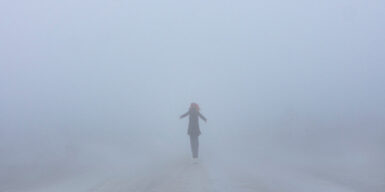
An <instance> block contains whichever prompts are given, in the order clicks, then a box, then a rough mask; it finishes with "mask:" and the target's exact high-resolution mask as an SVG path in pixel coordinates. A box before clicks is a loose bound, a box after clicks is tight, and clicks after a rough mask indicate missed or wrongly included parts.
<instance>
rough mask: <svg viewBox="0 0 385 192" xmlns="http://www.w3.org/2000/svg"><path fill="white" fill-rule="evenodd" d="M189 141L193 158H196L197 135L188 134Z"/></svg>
mask: <svg viewBox="0 0 385 192" xmlns="http://www.w3.org/2000/svg"><path fill="white" fill-rule="evenodd" d="M190 143H191V152H192V155H193V158H198V147H199V141H198V136H190Z"/></svg>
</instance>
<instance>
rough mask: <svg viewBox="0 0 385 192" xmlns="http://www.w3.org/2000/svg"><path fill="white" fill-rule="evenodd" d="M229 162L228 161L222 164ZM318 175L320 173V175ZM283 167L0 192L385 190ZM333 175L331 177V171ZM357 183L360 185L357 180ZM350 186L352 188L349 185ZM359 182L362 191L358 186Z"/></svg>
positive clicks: (194, 169) (143, 171) (140, 170)
mask: <svg viewBox="0 0 385 192" xmlns="http://www.w3.org/2000/svg"><path fill="white" fill-rule="evenodd" d="M224 160H226V161H224ZM251 165H252V166H251ZM319 173H320V172H319ZM319 173H317V174H316V173H315V172H307V170H303V169H302V170H301V169H298V168H294V167H290V166H287V165H284V164H274V163H272V162H266V163H264V162H263V161H260V162H254V163H250V162H241V161H235V160H234V159H231V160H230V159H223V160H221V161H215V160H213V159H210V158H207V159H201V160H199V162H198V163H194V162H193V161H192V159H190V158H188V157H180V158H176V159H173V160H168V161H161V162H157V163H153V164H151V165H148V164H147V165H146V166H143V165H142V166H139V167H136V168H133V167H129V166H127V167H121V168H118V169H113V170H108V169H106V170H105V171H96V172H93V173H91V172H88V173H86V174H81V175H75V176H74V177H68V178H67V179H63V180H60V181H55V182H46V183H44V182H43V183H41V184H39V185H36V186H34V187H28V188H18V189H16V188H14V189H12V188H8V189H1V190H0V191H1V192H21V191H23V192H24V191H26V192H68V191H70V192H164V191H167V192H181V191H183V192H251V191H258V192H302V191H303V192H308V191H312V192H353V191H373V192H377V191H378V192H379V191H381V190H382V189H383V187H384V186H385V185H384V183H383V182H382V180H381V178H377V181H376V180H374V179H371V181H370V182H372V183H370V182H365V181H364V180H361V181H359V182H354V183H353V182H352V181H354V180H349V179H350V178H348V177H345V178H344V177H339V178H340V179H344V182H340V180H339V179H336V178H337V175H334V176H332V177H323V176H319V175H320V174H319ZM328 174H329V175H331V174H332V172H330V171H329V173H328ZM357 181H358V180H357ZM349 182H350V183H349ZM360 182H361V183H362V185H360Z"/></svg>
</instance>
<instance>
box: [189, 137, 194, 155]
mask: <svg viewBox="0 0 385 192" xmlns="http://www.w3.org/2000/svg"><path fill="white" fill-rule="evenodd" d="M190 146H191V153H192V156H193V158H195V157H194V155H195V153H194V148H195V139H194V136H192V135H190Z"/></svg>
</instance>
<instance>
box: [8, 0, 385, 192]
mask: <svg viewBox="0 0 385 192" xmlns="http://www.w3.org/2000/svg"><path fill="white" fill-rule="evenodd" d="M384 10H385V3H384V2H383V1H375V0H369V1H364V0H354V1H348V0H337V1H335V0H326V1H319V2H315V1H302V0H298V1H283V0H273V1H246V0H245V1H243V0H242V1H218V0H212V1H193V2H186V1H183V2H182V1H175V0H166V1H136V0H135V1H122V0H114V1H102V0H94V1H85V0H83V1H75V0H67V1H48V0H32V1H31V0H30V1H26V0H25V1H11V0H3V1H1V2H0V191H28V189H31V188H33V187H35V186H36V185H37V184H36V183H40V184H39V185H45V184H44V183H50V181H51V180H52V181H53V180H55V182H56V181H59V180H61V179H63V178H71V177H74V176H75V175H79V174H80V173H82V174H83V173H90V172H98V171H99V172H103V171H106V172H108V174H112V175H113V174H116V173H117V172H120V173H121V172H130V171H133V172H135V174H136V173H138V172H141V170H144V169H145V167H151V166H152V165H154V164H162V163H170V162H173V161H174V160H176V159H181V158H185V159H189V158H190V148H189V147H190V146H189V140H188V139H189V138H188V136H187V124H188V119H179V116H180V115H181V114H183V113H185V112H186V111H187V110H188V108H189V106H190V103H191V102H197V103H198V104H199V105H200V108H201V113H202V114H203V115H205V117H207V119H208V121H207V123H204V122H203V121H201V122H200V126H201V130H202V135H201V136H200V142H201V144H200V152H201V160H202V162H211V164H208V165H207V166H208V167H210V165H216V164H221V163H223V164H226V166H227V167H229V166H230V167H232V166H233V168H234V169H238V166H239V167H243V168H245V169H249V170H253V169H255V172H258V171H257V168H256V167H258V165H259V164H262V163H263V164H269V165H273V166H275V165H279V166H282V167H292V168H293V169H296V170H297V169H298V170H304V171H303V172H309V173H311V174H312V175H322V176H323V177H328V174H323V173H321V172H323V171H325V170H333V171H336V172H341V173H344V174H348V175H349V177H347V176H346V175H342V176H341V175H338V174H333V175H334V176H335V177H336V178H337V176H338V177H341V178H344V179H345V180H343V181H346V178H351V179H350V180H349V181H348V182H341V183H342V184H343V185H346V183H349V182H350V183H355V185H353V186H352V189H354V190H355V191H380V190H381V189H382V190H383V189H384V187H385V184H384V182H383V181H384V180H383V179H384V178H385V177H384V175H385V174H384V173H385V129H384V125H385V119H384V115H385V89H384V87H385V54H384V53H385V38H384V37H385V36H384V34H385V25H384V23H385V12H384ZM226 162H227V163H226ZM211 167H213V166H211ZM134 169H135V171H134ZM213 170H214V171H213V172H214V173H213V174H215V169H213ZM252 172H253V171H252ZM313 173H316V174H313ZM328 173H329V172H328ZM336 175H337V176H336ZM334 180H337V179H334ZM338 181H341V180H338ZM42 183H43V184H42ZM234 191H235V190H234ZM283 191H285V190H283ZM288 191H289V190H288ZM311 191H316V190H311ZM321 191H322V190H321Z"/></svg>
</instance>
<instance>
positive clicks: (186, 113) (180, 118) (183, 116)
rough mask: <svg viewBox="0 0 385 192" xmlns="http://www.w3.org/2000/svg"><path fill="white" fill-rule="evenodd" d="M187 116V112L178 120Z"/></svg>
mask: <svg viewBox="0 0 385 192" xmlns="http://www.w3.org/2000/svg"><path fill="white" fill-rule="evenodd" d="M188 114H189V111H187V112H186V113H185V114H183V115H181V116H180V117H179V118H180V119H182V118H183V117H186V116H187V115H188Z"/></svg>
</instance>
